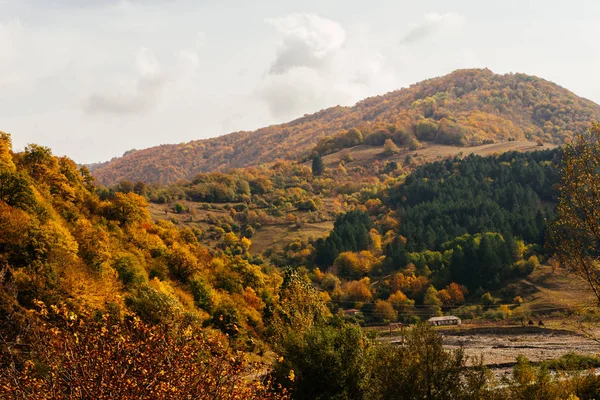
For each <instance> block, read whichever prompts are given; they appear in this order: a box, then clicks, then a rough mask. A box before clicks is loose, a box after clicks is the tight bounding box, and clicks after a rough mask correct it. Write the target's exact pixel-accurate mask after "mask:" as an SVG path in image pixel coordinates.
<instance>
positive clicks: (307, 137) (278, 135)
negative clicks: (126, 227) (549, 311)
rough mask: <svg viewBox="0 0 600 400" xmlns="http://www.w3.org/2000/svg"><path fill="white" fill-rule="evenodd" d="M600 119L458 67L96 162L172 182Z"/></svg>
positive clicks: (520, 77) (115, 172)
mask: <svg viewBox="0 0 600 400" xmlns="http://www.w3.org/2000/svg"><path fill="white" fill-rule="evenodd" d="M598 119H600V108H599V107H598V105H596V104H594V103H593V102H591V101H589V100H586V99H583V98H580V97H578V96H576V95H575V94H573V93H571V92H569V91H568V90H566V89H564V88H561V87H560V86H558V85H556V84H554V83H552V82H549V81H546V80H544V79H541V78H537V77H534V76H529V75H525V74H505V75H498V74H494V73H493V72H492V71H490V70H488V69H466V70H457V71H454V72H453V73H450V74H448V75H446V76H442V77H439V78H434V79H429V80H426V81H423V82H420V83H417V84H414V85H411V86H410V87H408V88H404V89H400V90H397V91H393V92H390V93H387V94H385V95H382V96H375V97H371V98H368V99H365V100H363V101H360V102H358V103H357V104H356V105H354V106H353V107H340V106H337V107H333V108H329V109H326V110H321V111H319V112H317V113H315V114H311V115H305V116H304V117H301V118H299V119H297V120H294V121H291V122H289V123H286V124H280V125H273V126H269V127H266V128H262V129H259V130H257V131H252V132H236V133H232V134H229V135H224V136H221V137H218V138H213V139H205V140H197V141H191V142H188V143H181V144H173V145H161V146H158V147H153V148H150V149H145V150H131V151H128V152H127V154H125V155H124V156H123V157H119V158H115V159H113V160H112V161H110V162H107V163H103V164H99V165H92V166H90V169H91V170H92V172H93V173H94V176H95V177H96V179H97V180H98V181H99V183H103V184H106V185H110V184H115V183H117V182H120V181H122V180H130V181H137V180H141V181H144V182H146V183H162V184H167V183H174V182H176V181H178V180H180V179H187V180H190V179H193V177H194V176H195V175H196V174H198V173H201V172H211V171H226V170H228V169H231V168H240V167H247V166H257V165H260V164H262V163H270V162H274V161H277V160H297V159H302V158H304V157H310V156H311V153H313V152H315V151H318V152H321V153H322V154H327V153H329V152H334V151H338V150H340V149H342V148H347V147H351V146H356V145H357V144H364V145H366V146H381V145H383V143H384V142H385V140H386V139H388V138H389V139H391V141H393V142H394V143H395V144H396V145H397V146H406V147H410V148H411V149H418V148H419V147H420V146H421V143H441V144H448V145H459V146H472V145H477V144H483V143H494V142H506V141H510V140H541V141H544V142H549V143H556V144H561V143H565V142H568V141H570V140H571V139H572V138H573V137H574V136H575V135H577V134H582V133H584V132H585V131H586V130H587V129H588V128H590V126H591V121H593V120H598Z"/></svg>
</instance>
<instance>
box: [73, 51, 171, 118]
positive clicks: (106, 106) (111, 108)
mask: <svg viewBox="0 0 600 400" xmlns="http://www.w3.org/2000/svg"><path fill="white" fill-rule="evenodd" d="M135 65H136V72H137V78H136V83H135V85H134V87H133V88H130V89H128V90H127V89H122V88H111V90H105V91H102V92H97V93H93V94H91V95H90V96H89V97H88V98H87V99H86V100H85V101H84V103H83V109H84V111H85V112H86V113H89V114H121V115H126V114H138V113H141V112H145V111H148V110H149V109H150V108H152V106H153V105H154V104H155V102H156V100H157V97H158V95H159V93H160V91H161V89H162V88H163V86H164V85H165V83H166V82H167V80H166V77H165V75H164V74H163V73H162V72H161V67H160V64H159V62H158V61H157V60H156V58H155V57H154V54H153V53H152V52H151V51H150V50H148V49H147V48H141V49H140V50H139V51H138V53H137V55H136V63H135ZM123 84H124V82H122V85H123ZM124 86H126V84H125V85H124Z"/></svg>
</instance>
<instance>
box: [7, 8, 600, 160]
mask: <svg viewBox="0 0 600 400" xmlns="http://www.w3.org/2000/svg"><path fill="white" fill-rule="evenodd" d="M599 17H600V2H597V1H592V0H590V1H575V0H571V1H568V2H567V1H548V0H545V1H526V0H519V1H509V0H503V1H495V0H494V1H491V0H490V1H483V0H473V1H467V0H464V1H457V0H453V1H448V0H439V1H434V0H430V1H427V0H423V1H414V0H411V1H403V0H390V1H384V0H381V1H378V0H370V1H365V0H341V1H334V0H317V1H313V0H303V1H289V0H273V1H260V0H253V1H249V0H237V1H236V0H194V1H191V0H189V1H188V0H128V1H125V0H0V130H2V131H7V132H10V133H12V135H13V142H14V147H15V149H16V150H20V149H22V148H23V147H24V146H25V145H26V144H27V143H38V144H43V145H46V146H50V147H51V148H52V150H53V151H54V153H55V154H58V155H68V156H69V157H71V158H73V159H74V160H75V161H77V162H95V161H104V160H108V159H110V158H111V157H115V156H119V155H121V154H122V153H123V152H124V151H126V150H129V149H132V148H137V149H141V148H145V147H149V146H154V145H158V144H162V143H180V142H186V141H189V140H194V139H201V138H208V137H214V136H218V135H222V134H225V133H229V132H232V131H237V130H248V129H256V128H259V127H262V126H265V125H269V124H273V123H278V122H283V121H288V120H291V119H293V118H296V117H299V116H302V115H303V114H305V113H311V112H315V111H318V110H320V109H323V108H327V107H330V106H335V105H337V104H340V105H352V104H354V103H355V102H356V101H358V100H361V99H363V98H364V97H367V96H371V95H376V94H383V93H386V92H388V91H392V90H395V89H399V88H401V87H406V86H408V85H410V84H412V83H415V82H418V81H420V80H423V79H426V78H430V77H434V76H440V75H444V74H446V73H449V72H451V71H453V70H455V69H458V68H473V67H477V68H483V67H488V68H490V69H491V70H492V71H494V72H496V73H506V72H524V73H528V74H532V75H537V76H540V77H543V78H546V79H549V80H551V81H554V82H556V83H558V84H559V85H561V86H564V87H566V88H568V89H570V90H572V91H573V92H575V93H576V94H578V95H580V96H583V97H587V98H589V99H591V100H594V101H596V102H599V103H600V79H598V78H599V75H600V74H599V72H598V71H599V70H600V52H599V51H598V49H597V40H598V38H599V37H600V24H599V23H598V20H599Z"/></svg>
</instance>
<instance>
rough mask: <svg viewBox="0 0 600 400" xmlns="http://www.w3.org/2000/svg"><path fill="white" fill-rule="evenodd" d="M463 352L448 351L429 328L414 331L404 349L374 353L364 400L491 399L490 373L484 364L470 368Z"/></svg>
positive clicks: (382, 349)
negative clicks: (467, 366)
mask: <svg viewBox="0 0 600 400" xmlns="http://www.w3.org/2000/svg"><path fill="white" fill-rule="evenodd" d="M466 365H467V358H466V357H465V355H464V353H463V351H462V350H454V351H449V350H445V349H444V347H443V344H442V340H441V338H440V337H439V336H438V335H437V334H436V333H435V331H433V329H432V328H430V327H429V326H428V325H426V324H418V325H417V326H416V327H415V328H413V329H412V331H411V332H410V334H409V336H408V341H407V343H406V344H405V345H404V346H393V345H378V346H374V347H373V348H372V349H370V352H369V355H368V358H367V367H366V371H367V375H366V379H365V383H364V384H363V387H364V397H363V398H364V399H370V400H385V399H390V400H391V399H414V400H417V399H430V400H433V399H440V400H441V399H465V400H466V399H483V398H485V399H490V398H493V396H494V395H493V393H492V388H491V387H490V385H489V377H488V372H487V371H486V369H485V368H484V367H482V366H481V364H477V363H475V366H474V367H473V368H471V369H468V368H466Z"/></svg>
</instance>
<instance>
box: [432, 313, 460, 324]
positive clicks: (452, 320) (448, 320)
mask: <svg viewBox="0 0 600 400" xmlns="http://www.w3.org/2000/svg"><path fill="white" fill-rule="evenodd" d="M427 322H428V323H429V325H435V326H441V325H458V326H460V318H458V317H454V316H452V315H449V316H447V317H432V318H429V319H428V320H427Z"/></svg>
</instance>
